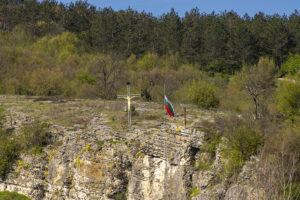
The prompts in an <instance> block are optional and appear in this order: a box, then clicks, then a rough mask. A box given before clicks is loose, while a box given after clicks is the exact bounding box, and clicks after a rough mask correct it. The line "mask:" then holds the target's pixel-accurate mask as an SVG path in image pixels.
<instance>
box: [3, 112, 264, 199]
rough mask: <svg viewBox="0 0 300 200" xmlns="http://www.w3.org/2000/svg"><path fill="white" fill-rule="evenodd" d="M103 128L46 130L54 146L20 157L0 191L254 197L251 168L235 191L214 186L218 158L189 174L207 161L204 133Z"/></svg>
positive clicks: (17, 118)
mask: <svg viewBox="0 0 300 200" xmlns="http://www.w3.org/2000/svg"><path fill="white" fill-rule="evenodd" d="M13 115H14V116H13V119H14V121H13V123H11V122H10V123H11V124H13V126H15V127H16V128H18V126H20V124H21V123H22V122H24V121H30V120H31V119H30V117H28V116H26V114H24V113H21V112H15V111H14V112H13ZM106 120H107V119H106V115H105V114H97V115H94V116H93V117H92V118H91V120H90V121H89V122H88V124H87V126H86V127H65V126H61V125H55V124H49V126H50V132H51V135H52V140H53V141H54V143H53V144H51V145H49V146H47V147H46V148H45V149H44V150H43V153H42V154H37V155H28V154H22V155H21V158H20V160H19V161H18V162H17V163H16V164H15V166H14V168H13V170H12V172H11V173H10V174H9V175H8V177H7V178H6V179H5V180H4V181H2V182H0V191H4V190H9V191H17V192H19V193H22V194H25V195H27V196H29V197H31V198H32V199H37V200H39V199H84V200H86V199H129V200H139V199H141V200H159V199H163V200H166V199H170V200H181V199H182V200H184V199H194V200H196V199H201V200H205V199H207V200H210V199H254V198H257V196H259V195H257V194H258V193H257V190H254V189H253V187H252V186H251V183H250V181H249V179H250V178H249V177H253V173H251V170H252V168H251V167H248V168H245V169H244V170H243V174H242V175H241V178H240V179H239V183H233V184H228V183H226V181H222V180H221V181H220V180H216V174H217V173H218V171H219V170H220V168H221V167H222V164H221V162H222V157H221V154H220V153H219V151H218V150H217V152H216V155H215V156H214V158H213V159H214V161H213V162H212V166H211V167H210V169H207V170H199V169H198V168H196V167H195V166H194V164H193V163H194V162H195V159H197V157H201V158H205V154H204V153H200V149H201V146H202V144H203V143H204V142H205V141H203V137H204V134H205V133H204V132H201V131H198V130H196V129H192V128H190V129H183V128H182V127H177V126H176V125H174V124H171V125H170V126H160V127H156V128H148V129H144V130H141V129H137V128H135V129H133V130H132V131H115V130H113V129H112V128H111V127H109V126H108V125H107V123H106ZM253 162H254V161H253ZM245 174H246V175H245ZM247 174H248V175H247ZM243 176H244V177H243ZM245 177H246V178H245ZM240 185H242V187H239V186H240ZM237 188H238V189H237ZM240 188H242V189H240ZM240 191H243V192H242V193H241V192H240Z"/></svg>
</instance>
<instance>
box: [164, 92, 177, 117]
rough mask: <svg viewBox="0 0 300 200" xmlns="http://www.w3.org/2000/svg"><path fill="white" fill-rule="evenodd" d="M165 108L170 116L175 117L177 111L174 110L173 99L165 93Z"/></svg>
mask: <svg viewBox="0 0 300 200" xmlns="http://www.w3.org/2000/svg"><path fill="white" fill-rule="evenodd" d="M165 109H166V111H167V113H168V114H169V115H170V117H174V115H175V112H174V108H173V105H172V103H171V101H169V99H168V98H167V97H166V95H165Z"/></svg>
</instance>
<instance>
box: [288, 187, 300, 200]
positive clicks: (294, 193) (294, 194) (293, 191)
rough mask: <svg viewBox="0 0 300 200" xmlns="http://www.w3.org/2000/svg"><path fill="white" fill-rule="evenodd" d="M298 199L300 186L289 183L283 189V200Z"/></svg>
mask: <svg viewBox="0 0 300 200" xmlns="http://www.w3.org/2000/svg"><path fill="white" fill-rule="evenodd" d="M299 198H300V184H299V183H290V184H289V185H288V186H287V187H286V189H285V199H291V200H296V199H299Z"/></svg>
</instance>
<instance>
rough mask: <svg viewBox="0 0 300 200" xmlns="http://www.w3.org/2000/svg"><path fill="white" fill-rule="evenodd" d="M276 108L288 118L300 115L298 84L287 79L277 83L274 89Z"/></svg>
mask: <svg viewBox="0 0 300 200" xmlns="http://www.w3.org/2000/svg"><path fill="white" fill-rule="evenodd" d="M276 100H277V110H278V111H279V113H281V114H282V115H284V116H285V117H286V118H288V119H294V118H295V117H297V116H300V85H299V84H295V83H293V82H289V81H283V82H280V83H279V86H278V88H277V90H276Z"/></svg>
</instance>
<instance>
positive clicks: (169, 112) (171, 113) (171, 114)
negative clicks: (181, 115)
mask: <svg viewBox="0 0 300 200" xmlns="http://www.w3.org/2000/svg"><path fill="white" fill-rule="evenodd" d="M165 108H166V110H167V113H168V114H169V115H170V117H174V114H173V112H172V111H171V110H170V109H169V107H168V105H167V104H165Z"/></svg>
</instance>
